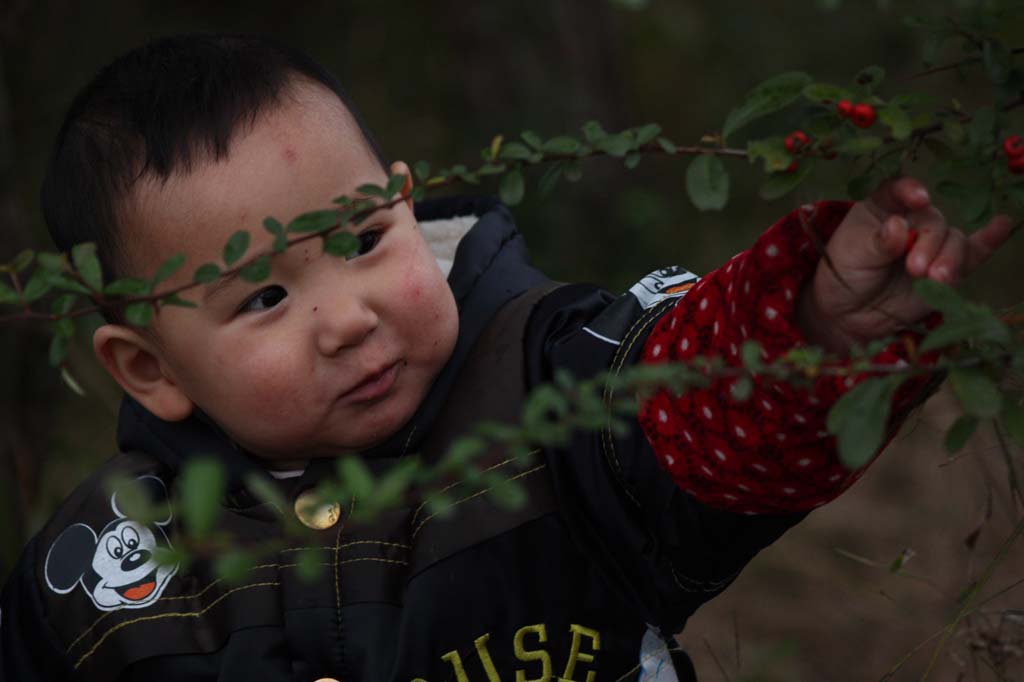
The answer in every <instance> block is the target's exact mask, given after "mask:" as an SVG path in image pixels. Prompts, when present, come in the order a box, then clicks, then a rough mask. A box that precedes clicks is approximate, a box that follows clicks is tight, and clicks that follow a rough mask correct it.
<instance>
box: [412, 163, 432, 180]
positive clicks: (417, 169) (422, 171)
mask: <svg viewBox="0 0 1024 682" xmlns="http://www.w3.org/2000/svg"><path fill="white" fill-rule="evenodd" d="M412 172H413V175H415V176H416V179H417V180H418V181H419V182H426V180H427V178H429V177H430V162H429V161H417V162H416V163H414V164H413V165H412Z"/></svg>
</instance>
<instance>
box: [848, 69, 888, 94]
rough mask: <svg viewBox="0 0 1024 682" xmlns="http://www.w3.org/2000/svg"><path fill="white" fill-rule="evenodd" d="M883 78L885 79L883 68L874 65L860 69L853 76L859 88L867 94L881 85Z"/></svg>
mask: <svg viewBox="0 0 1024 682" xmlns="http://www.w3.org/2000/svg"><path fill="white" fill-rule="evenodd" d="M883 80H885V69H883V68H882V67H881V66H877V65H875V66H868V67H866V68H863V69H861V70H860V72H858V73H857V75H856V76H855V77H854V79H853V82H854V83H855V84H856V85H857V86H859V88H863V89H864V91H865V92H866V93H867V94H870V93H872V92H874V91H875V88H877V87H878V86H879V85H881V83H882V81H883Z"/></svg>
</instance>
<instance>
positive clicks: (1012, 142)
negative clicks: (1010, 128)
mask: <svg viewBox="0 0 1024 682" xmlns="http://www.w3.org/2000/svg"><path fill="white" fill-rule="evenodd" d="M1003 151H1004V152H1006V155H1007V156H1008V157H1010V158H1011V159H1013V158H1017V157H1019V156H1024V140H1022V139H1021V138H1020V135H1010V136H1009V137H1008V138H1006V139H1005V140H1003Z"/></svg>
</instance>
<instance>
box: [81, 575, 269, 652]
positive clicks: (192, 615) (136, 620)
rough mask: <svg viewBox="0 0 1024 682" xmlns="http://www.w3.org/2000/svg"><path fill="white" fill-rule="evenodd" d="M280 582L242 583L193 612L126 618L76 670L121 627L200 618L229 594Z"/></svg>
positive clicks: (98, 644)
mask: <svg viewBox="0 0 1024 682" xmlns="http://www.w3.org/2000/svg"><path fill="white" fill-rule="evenodd" d="M280 584H281V582H280V581H277V580H275V581H273V582H266V583H252V584H251V585H242V586H241V587H236V588H235V589H233V590H229V591H227V592H225V593H224V594H222V595H221V596H219V597H217V598H216V599H214V600H213V601H212V602H210V603H209V605H208V606H206V607H205V608H203V609H201V610H199V611H192V612H186V613H158V614H154V615H152V616H141V617H139V618H134V619H132V620H126V621H125V622H123V623H118V624H117V625H115V626H114V627H112V628H110V629H109V630H107V631H106V632H105V633H103V636H102V637H100V638H99V640H98V641H97V642H96V643H95V644H93V645H92V648H91V649H89V650H88V651H86V652H85V653H84V654H82V657H81V658H79V659H78V661H77V662H76V663H75V670H78V668H79V666H81V665H82V663H84V662H85V660H86V659H87V658H89V657H90V656H92V655H93V654H94V653H96V650H97V649H99V647H100V645H101V644H103V642H105V641H106V640H107V638H108V637H109V636H110V635H112V634H113V633H115V632H117V631H118V630H120V629H122V628H124V627H127V626H129V625H132V624H134V623H142V622H145V621H151V620H161V619H163V618H198V617H199V616H201V615H203V614H204V613H206V612H207V611H209V610H210V609H212V608H213V607H214V606H216V605H217V604H219V603H220V602H222V601H223V600H224V599H225V598H227V597H228V596H229V595H232V594H234V593H235V592H241V591H242V590H249V589H252V588H254V587H272V586H274V585H280Z"/></svg>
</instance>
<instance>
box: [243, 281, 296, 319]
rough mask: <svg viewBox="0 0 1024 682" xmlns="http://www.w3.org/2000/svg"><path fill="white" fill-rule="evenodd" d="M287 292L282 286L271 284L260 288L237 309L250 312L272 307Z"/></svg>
mask: <svg viewBox="0 0 1024 682" xmlns="http://www.w3.org/2000/svg"><path fill="white" fill-rule="evenodd" d="M287 295H288V292H287V291H285V290H284V287H281V286H278V285H276V284H275V285H273V286H269V287H266V288H264V289H260V290H259V291H257V292H256V294H255V295H254V296H253V297H252V298H250V299H249V300H247V301H246V302H245V303H243V304H242V307H241V308H239V309H238V312H240V313H251V312H255V311H258V310H267V309H269V308H273V307H274V306H275V305H277V304H278V303H280V302H281V301H282V300H283V299H284V297H285V296H287Z"/></svg>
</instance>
